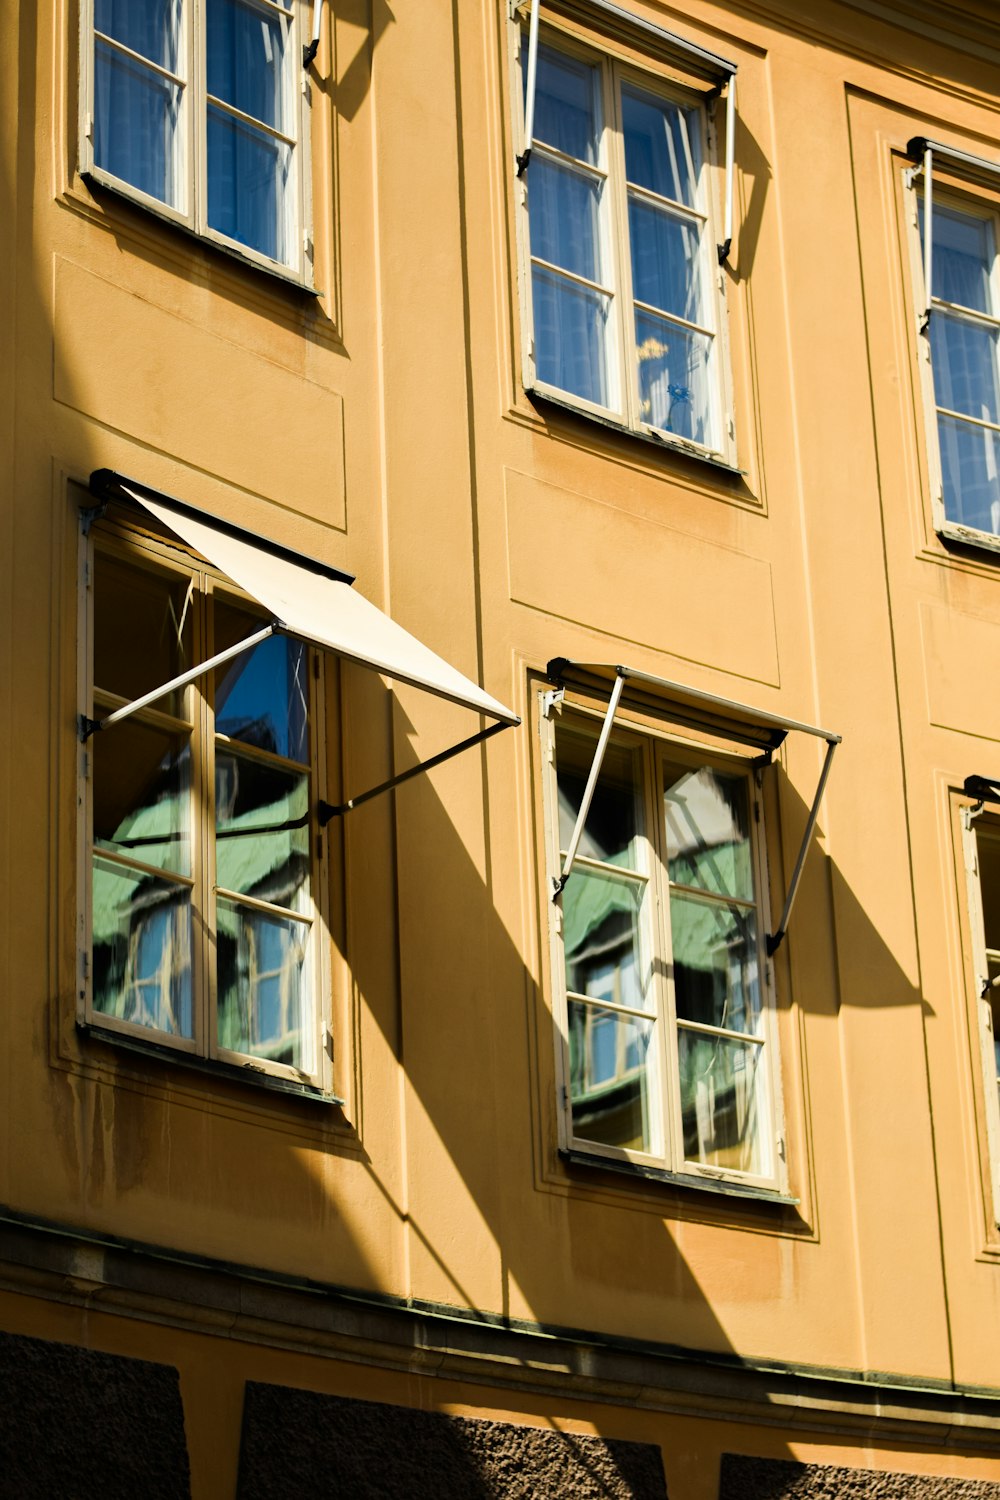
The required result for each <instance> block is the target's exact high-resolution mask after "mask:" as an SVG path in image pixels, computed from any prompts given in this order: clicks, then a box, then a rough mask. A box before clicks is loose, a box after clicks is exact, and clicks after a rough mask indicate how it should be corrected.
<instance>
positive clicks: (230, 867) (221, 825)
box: [215, 749, 309, 910]
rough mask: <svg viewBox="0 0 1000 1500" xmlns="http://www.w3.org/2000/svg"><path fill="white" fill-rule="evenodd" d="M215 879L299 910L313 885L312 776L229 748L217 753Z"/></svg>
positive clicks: (226, 886)
mask: <svg viewBox="0 0 1000 1500" xmlns="http://www.w3.org/2000/svg"><path fill="white" fill-rule="evenodd" d="M215 815H216V825H217V841H216V883H217V884H218V885H219V886H221V887H222V888H223V889H224V890H227V891H238V892H239V893H240V895H242V896H255V897H256V898H257V900H259V901H269V902H272V903H273V904H274V905H275V906H286V907H289V908H291V909H293V910H300V909H301V906H302V902H303V900H304V899H305V897H306V896H307V895H308V889H309V778H308V776H299V775H297V774H296V773H295V772H289V771H286V770H284V769H282V768H281V767H279V766H274V765H268V764H266V763H262V762H261V761H259V760H254V759H251V757H250V756H247V755H240V754H238V753H235V752H233V751H231V750H221V749H220V750H218V752H217V754H216V759H215Z"/></svg>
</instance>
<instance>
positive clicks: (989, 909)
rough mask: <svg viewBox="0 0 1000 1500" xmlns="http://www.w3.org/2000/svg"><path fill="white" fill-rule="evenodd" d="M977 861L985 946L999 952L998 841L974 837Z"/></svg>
mask: <svg viewBox="0 0 1000 1500" xmlns="http://www.w3.org/2000/svg"><path fill="white" fill-rule="evenodd" d="M976 849H977V855H978V859H979V889H980V891H981V892H982V901H983V926H984V927H985V929H986V946H987V948H992V949H994V950H995V951H996V952H1000V839H996V838H990V837H989V836H988V835H986V834H984V833H982V832H979V833H978V834H977V837H976Z"/></svg>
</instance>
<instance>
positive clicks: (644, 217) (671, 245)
mask: <svg viewBox="0 0 1000 1500" xmlns="http://www.w3.org/2000/svg"><path fill="white" fill-rule="evenodd" d="M628 223H629V234H630V235H631V239H632V290H633V292H634V294H635V297H636V299H637V300H638V301H639V302H649V303H651V304H652V306H654V307H659V308H662V310H663V311H664V312H668V313H673V314H674V316H675V317H678V318H686V319H687V321H688V322H689V323H700V324H702V326H705V325H706V324H707V323H708V317H707V314H706V309H705V305H704V299H703V297H702V293H701V275H700V271H699V265H698V245H699V239H700V230H699V227H698V225H697V224H695V223H693V222H692V220H690V219H679V218H677V216H676V215H675V214H671V213H668V212H667V210H666V209H660V208H653V207H652V206H651V205H650V204H646V203H643V202H642V201H641V200H640V199H638V198H631V199H630V200H629V206H628Z"/></svg>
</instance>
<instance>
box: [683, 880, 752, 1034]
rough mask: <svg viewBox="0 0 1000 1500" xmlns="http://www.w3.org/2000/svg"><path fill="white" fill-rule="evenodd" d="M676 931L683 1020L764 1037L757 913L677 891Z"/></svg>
mask: <svg viewBox="0 0 1000 1500" xmlns="http://www.w3.org/2000/svg"><path fill="white" fill-rule="evenodd" d="M670 932H671V940H672V943H673V980H674V1003H675V1005H676V1007H677V1016H678V1018H679V1019H680V1020H682V1021H696V1022H699V1023H700V1024H701V1025H703V1026H724V1027H726V1028H727V1029H728V1030H729V1031H748V1032H750V1033H751V1034H753V1035H759V1034H760V1030H761V1011H760V974H759V972H758V958H757V954H758V950H757V919H756V917H755V916H754V914H753V912H751V911H748V910H747V909H746V907H742V906H730V905H728V904H727V903H726V902H723V901H706V900H702V899H700V898H699V897H697V896H679V895H678V894H677V892H676V891H674V892H672V893H671V896H670Z"/></svg>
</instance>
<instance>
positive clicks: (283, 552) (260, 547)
mask: <svg viewBox="0 0 1000 1500" xmlns="http://www.w3.org/2000/svg"><path fill="white" fill-rule="evenodd" d="M90 488H91V492H92V493H93V494H94V495H95V496H96V497H97V498H98V499H99V500H101V501H103V502H107V501H109V500H125V501H132V502H134V503H135V504H137V505H139V506H141V507H142V508H143V510H145V511H146V512H147V513H148V514H149V515H151V516H152V517H153V518H154V519H155V520H156V521H158V522H159V523H160V525H161V526H164V527H166V528H167V530H168V531H171V532H173V534H174V535H175V536H176V537H178V538H179V539H180V540H181V541H182V542H185V543H186V544H187V545H188V546H189V547H192V548H193V549H194V550H195V551H196V552H198V553H199V554H200V555H201V556H202V557H204V558H205V560H206V561H207V562H209V563H211V564H212V565H213V567H216V568H218V569H219V571H220V572H222V573H224V574H225V575H226V577H227V578H230V579H231V580H232V582H233V583H234V584H236V585H237V587H238V588H240V589H242V590H243V591H244V592H245V593H247V594H249V595H250V597H251V598H252V599H255V600H256V601H257V602H258V604H260V605H261V606H262V608H263V609H264V610H265V611H266V612H267V614H268V615H270V616H271V623H270V625H265V626H262V629H261V630H260V631H258V632H256V633H255V634H254V635H253V636H251V637H249V638H248V640H246V641H244V642H241V643H240V644H239V645H237V646H235V647H232V648H230V649H229V650H228V651H227V652H223V653H220V654H219V655H217V656H214V657H212V658H211V660H209V661H205V662H202V663H201V664H200V665H199V666H197V667H193V668H191V669H190V670H189V671H187V672H185V673H184V674H183V675H182V677H180V678H174V679H172V681H171V682H169V683H165V684H164V685H163V686H162V687H161V688H159V689H156V690H154V691H153V692H152V693H147V694H144V696H143V697H142V698H141V699H137V700H136V701H135V702H134V703H130V704H126V705H125V706H124V707H123V708H119V709H117V710H116V711H115V712H114V713H113V714H108V715H107V716H106V718H104V719H102V720H89V719H88V720H85V721H84V723H83V725H82V726H81V732H82V734H83V737H84V738H86V737H87V735H89V734H92V733H93V732H94V731H95V730H98V729H103V728H105V727H108V726H110V725H111V724H112V723H117V722H118V721H119V720H120V719H123V718H127V717H128V716H129V714H131V713H134V712H135V711H137V710H138V709H139V708H142V707H145V706H146V704H148V703H152V702H155V701H156V700H157V699H158V698H161V697H162V696H163V695H164V694H165V693H167V692H168V691H170V690H171V689H172V688H174V687H178V686H181V685H182V683H185V682H190V681H194V680H195V678H197V677H199V676H203V675H204V674H205V673H206V672H208V671H210V670H212V668H213V667H214V666H216V665H217V664H218V663H220V662H221V661H222V660H224V659H227V658H228V657H230V656H233V655H236V654H238V653H239V652H241V651H244V650H248V649H250V648H251V647H252V646H253V645H254V644H256V642H257V641H258V640H262V639H264V638H266V636H268V635H270V634H272V633H274V632H275V631H277V632H281V633H284V634H286V635H291V636H294V637H296V638H297V639H298V640H302V641H306V642H308V643H309V644H310V645H313V646H317V647H319V648H320V649H321V650H324V651H330V652H333V653H334V654H335V655H336V656H342V657H344V658H345V659H346V660H348V661H354V662H357V663H359V664H360V665H361V666H363V667H369V668H371V670H372V671H375V672H379V673H383V674H384V675H385V676H386V677H391V678H392V679H393V681H394V682H405V683H409V684H411V685H412V686H413V687H417V688H421V689H423V690H424V691H426V692H428V693H433V694H435V695H436V696H437V697H440V698H446V699H447V700H448V701H449V702H451V703H457V704H459V705H461V707H463V708H468V709H471V710H472V711H473V712H474V713H476V714H484V715H486V717H488V718H490V719H493V720H494V721H495V722H494V723H493V724H492V725H491V726H490V727H489V728H488V729H486V730H482V731H480V732H479V733H478V734H475V735H472V736H470V738H469V739H467V740H463V741H462V743H461V744H460V745H456V746H453V747H451V749H449V750H447V751H444V752H442V754H440V755H438V756H435V757H433V758H432V759H431V760H429V761H425V762H423V763H422V764H421V765H420V766H418V767H413V768H411V769H410V770H409V771H406V772H403V773H401V775H400V776H397V777H394V778H393V779H392V781H391V782H384V783H382V785H380V786H379V787H376V788H373V789H372V790H371V791H370V792H365V793H363V794H362V795H361V796H360V797H355V798H353V799H352V800H351V802H349V803H345V804H344V806H343V807H340V808H330V807H329V806H328V807H327V813H328V816H332V815H333V814H334V813H339V812H344V811H347V810H348V809H349V808H351V807H353V806H357V805H358V804H359V803H360V802H362V801H367V800H368V798H369V797H370V796H375V795H376V794H377V793H378V792H381V791H386V790H388V788H389V787H390V786H395V785H397V784H398V783H399V782H400V781H401V780H406V779H408V778H409V776H411V775H413V774H415V773H416V771H418V770H426V769H429V767H430V766H432V765H439V764H440V763H441V761H442V760H446V759H448V758H449V757H450V756H451V755H455V754H458V753H459V751H460V750H463V749H466V748H468V747H469V746H471V745H472V744H474V743H476V742H477V741H478V740H481V739H485V738H487V737H488V736H489V735H491V734H495V733H496V732H498V731H499V730H501V729H505V728H508V727H510V726H513V725H517V724H519V723H520V722H521V721H520V719H519V717H518V716H517V714H515V713H514V712H513V711H512V710H511V709H509V708H506V707H505V706H504V704H502V703H501V702H500V701H499V700H498V699H496V698H493V697H491V696H490V694H489V693H487V692H484V691H483V689H482V688H481V687H479V686H478V685H477V684H476V683H474V682H472V681H471V680H470V679H469V678H468V677H465V676H464V675H463V674H462V673H461V672H459V671H458V670H457V669H456V668H455V667H452V666H450V665H449V664H448V662H446V661H445V660H444V659H443V658H442V657H440V656H438V655H437V654H436V652H434V651H432V650H431V649H430V647H429V646H425V645H424V644H423V642H422V641H419V640H418V639H417V638H416V636H413V635H411V634H410V632H409V631H408V630H404V629H403V627H402V626H401V625H397V624H396V622H395V621H394V620H391V619H390V618H389V616H388V615H386V614H384V613H383V612H382V610H380V609H378V608H377V607H376V606H375V605H374V604H372V603H371V602H370V601H369V600H367V599H365V598H364V597H363V595H361V594H358V593H355V592H354V589H353V588H352V584H353V582H354V579H353V578H352V576H351V575H350V574H348V573H343V572H340V571H339V570H338V569H336V568H330V567H328V566H326V565H325V564H323V563H319V562H317V561H316V560H315V559H313V558H310V557H307V556H305V555H304V554H302V553H298V552H293V551H291V550H290V549H289V548H286V547H282V546H279V545H277V544H276V543H273V542H269V541H268V540H266V539H265V538H263V537H259V536H255V535H254V533H253V532H250V531H247V530H245V529H244V528H242V527H240V526H234V525H232V524H231V523H229V522H225V521H221V520H219V519H217V518H215V517H212V516H210V515H207V514H206V513H205V512H204V511H200V510H197V509H196V508H195V507H194V506H191V505H188V504H186V503H185V502H184V501H181V500H177V499H175V498H174V497H173V496H170V495H164V494H162V493H161V492H160V491H158V490H153V489H150V488H149V487H148V486H147V485H143V484H140V483H138V482H137V481H136V480H133V479H127V478H125V477H123V476H122V475H120V474H116V473H114V471H113V470H111V469H98V470H95V472H94V473H93V474H92V475H91V477H90ZM322 821H325V818H324V819H322Z"/></svg>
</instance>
